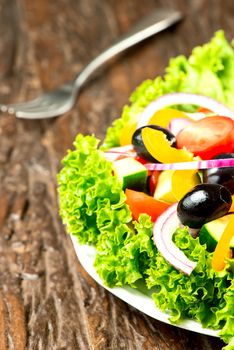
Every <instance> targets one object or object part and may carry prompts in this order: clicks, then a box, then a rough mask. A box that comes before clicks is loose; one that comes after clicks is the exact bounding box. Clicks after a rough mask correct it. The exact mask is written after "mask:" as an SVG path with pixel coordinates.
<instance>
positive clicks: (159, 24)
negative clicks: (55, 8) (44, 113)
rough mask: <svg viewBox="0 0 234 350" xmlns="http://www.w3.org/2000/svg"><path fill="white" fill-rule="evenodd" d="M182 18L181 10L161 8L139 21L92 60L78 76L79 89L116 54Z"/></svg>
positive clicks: (76, 80) (76, 81) (75, 82)
mask: <svg viewBox="0 0 234 350" xmlns="http://www.w3.org/2000/svg"><path fill="white" fill-rule="evenodd" d="M181 19H182V14H181V13H180V12H179V11H174V10H169V9H167V10H163V9H159V10H156V11H154V12H153V13H150V15H148V16H146V17H144V18H143V19H142V20H140V22H138V23H137V24H136V25H135V26H134V27H133V28H132V29H131V30H130V31H129V32H127V33H126V34H125V35H123V36H122V37H120V38H119V39H118V41H116V42H115V43H114V44H113V45H112V46H110V47H109V48H108V49H106V50H105V51H103V52H102V53H101V54H100V55H98V56H97V57H96V58H94V60H92V61H91V62H90V63H89V64H88V65H87V66H86V67H85V68H84V69H83V70H82V71H81V72H80V74H79V75H78V76H77V77H76V79H75V80H74V85H75V86H76V87H77V90H78V89H79V88H80V87H81V86H82V85H83V84H84V83H85V82H86V81H87V80H88V79H89V77H90V76H91V75H92V73H93V72H94V71H96V70H97V69H98V68H99V67H101V66H102V65H103V64H105V63H106V62H107V61H109V60H110V59H111V58H113V57H114V56H116V55H118V54H120V53H121V52H123V51H125V50H126V49H128V48H130V47H132V46H134V45H136V44H138V43H140V42H141V41H143V40H145V39H147V38H149V37H150V36H152V35H154V34H157V33H159V32H161V31H163V30H165V29H167V28H168V27H170V26H172V25H173V24H175V23H177V22H178V21H180V20H181Z"/></svg>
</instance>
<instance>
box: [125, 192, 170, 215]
mask: <svg viewBox="0 0 234 350" xmlns="http://www.w3.org/2000/svg"><path fill="white" fill-rule="evenodd" d="M125 195H126V203H127V204H128V205H129V208H130V210H131V212H132V216H133V219H134V220H138V218H139V215H140V214H143V213H144V214H148V215H149V216H150V217H151V220H152V221H153V222H154V221H155V220H156V219H157V217H158V216H159V215H161V214H162V213H163V212H164V211H165V210H166V209H167V208H168V207H169V206H170V205H171V204H168V203H164V202H161V201H158V200H157V199H155V198H154V197H151V196H149V195H147V194H146V193H144V192H138V191H134V190H129V189H128V188H127V189H126V191H125Z"/></svg>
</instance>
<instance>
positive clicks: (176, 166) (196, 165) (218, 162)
mask: <svg viewBox="0 0 234 350" xmlns="http://www.w3.org/2000/svg"><path fill="white" fill-rule="evenodd" d="M144 166H145V167H146V169H148V170H189V169H210V168H226V167H234V158H226V159H209V160H197V161H193V162H180V163H164V164H163V163H162V164H161V163H160V164H158V163H146V164H144Z"/></svg>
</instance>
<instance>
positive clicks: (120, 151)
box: [104, 145, 137, 162]
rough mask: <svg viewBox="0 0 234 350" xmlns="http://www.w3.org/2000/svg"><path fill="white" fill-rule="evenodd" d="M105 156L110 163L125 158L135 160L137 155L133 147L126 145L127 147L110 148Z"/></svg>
mask: <svg viewBox="0 0 234 350" xmlns="http://www.w3.org/2000/svg"><path fill="white" fill-rule="evenodd" d="M104 156H105V158H106V160H108V161H110V162H114V161H115V160H118V159H121V158H125V157H133V158H135V157H136V156H137V153H136V152H135V150H134V148H133V146H132V145H126V146H120V147H113V148H109V149H108V150H107V151H105V152H104Z"/></svg>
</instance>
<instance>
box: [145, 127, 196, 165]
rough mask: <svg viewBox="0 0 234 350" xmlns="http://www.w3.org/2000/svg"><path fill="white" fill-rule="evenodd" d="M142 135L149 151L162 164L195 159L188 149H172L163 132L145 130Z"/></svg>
mask: <svg viewBox="0 0 234 350" xmlns="http://www.w3.org/2000/svg"><path fill="white" fill-rule="evenodd" d="M141 135H142V140H143V142H144V145H145V147H146V149H147V151H148V152H149V153H150V154H151V155H152V156H153V157H154V158H155V159H157V161H159V162H161V163H178V162H188V161H191V160H192V159H193V153H191V152H189V151H187V150H186V149H176V148H174V147H171V146H170V144H169V142H168V140H167V138H166V135H165V134H164V133H163V132H162V131H159V130H155V129H150V128H144V129H142V134H141Z"/></svg>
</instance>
